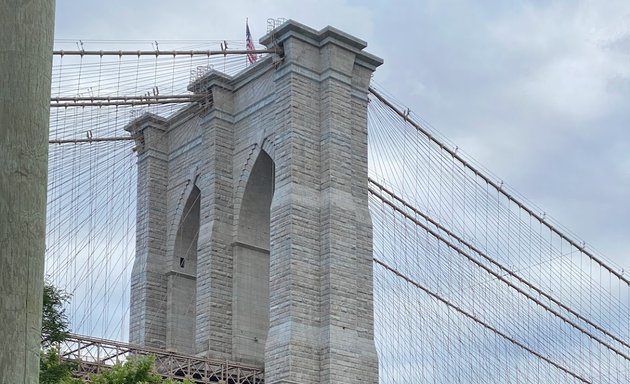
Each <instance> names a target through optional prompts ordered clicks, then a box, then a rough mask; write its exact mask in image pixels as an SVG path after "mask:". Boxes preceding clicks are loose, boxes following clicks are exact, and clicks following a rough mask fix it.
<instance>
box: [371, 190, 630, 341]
mask: <svg viewBox="0 0 630 384" xmlns="http://www.w3.org/2000/svg"><path fill="white" fill-rule="evenodd" d="M368 181H369V182H370V183H371V184H373V185H375V186H376V187H377V188H379V189H380V190H381V191H383V192H385V193H387V194H388V195H389V196H391V197H392V198H393V199H394V200H396V201H397V202H398V203H400V204H402V205H403V206H404V207H405V208H407V209H409V210H411V211H413V213H415V214H416V215H418V216H420V217H422V218H423V219H425V220H427V221H428V222H429V223H431V224H432V225H434V226H435V227H436V228H438V229H439V230H441V231H443V232H444V233H446V234H447V235H448V236H450V237H452V238H453V239H455V240H456V241H457V242H459V243H460V244H463V245H464V246H466V247H467V248H469V249H470V250H472V251H473V252H475V253H476V254H478V255H479V256H481V257H483V258H484V259H486V260H487V261H488V262H490V263H491V264H493V265H495V266H496V267H498V268H499V269H501V270H502V271H503V272H505V273H506V274H508V275H510V276H512V277H514V278H515V279H516V280H518V281H519V282H521V283H523V284H524V285H526V286H527V287H528V288H530V289H532V290H534V291H535V292H536V293H538V294H539V295H541V296H543V297H545V298H546V299H548V300H549V301H551V302H552V303H554V304H556V305H557V306H559V307H560V308H562V309H564V310H566V311H567V312H569V313H570V314H572V315H573V316H575V317H576V318H578V319H580V320H582V321H584V322H585V323H587V324H588V325H590V326H592V327H593V328H595V329H597V330H598V331H600V332H601V333H603V334H604V335H606V336H608V337H610V338H611V339H613V340H615V341H616V342H618V343H620V344H622V345H623V346H625V347H626V348H630V344H629V343H628V342H627V341H625V340H623V339H621V338H620V337H618V336H616V335H614V334H612V333H610V332H609V331H608V330H606V329H604V328H603V327H602V326H600V325H599V324H597V323H594V322H593V321H591V320H590V319H588V318H586V317H584V316H583V315H581V314H580V313H578V312H577V311H575V310H574V309H572V308H570V307H569V306H567V305H566V304H564V303H562V302H561V301H559V300H558V299H556V298H554V297H553V296H551V295H550V294H548V293H547V292H545V291H543V290H542V289H540V288H538V287H536V286H535V285H533V284H532V283H530V282H529V281H527V280H525V279H524V278H522V277H521V276H519V275H518V274H516V273H515V272H513V271H511V270H510V269H509V268H507V267H505V266H504V265H502V264H501V263H499V262H498V261H496V260H495V259H493V258H492V257H490V256H488V255H487V254H486V253H485V252H483V251H482V250H480V249H479V248H477V247H475V246H474V245H472V244H471V243H469V242H468V241H466V240H464V239H463V238H461V237H460V236H458V235H457V234H455V233H453V232H452V231H451V230H449V229H448V228H446V227H444V226H443V225H441V224H440V223H438V222H437V221H435V220H434V219H432V218H431V217H430V216H429V215H427V214H425V213H423V212H421V211H420V210H418V209H417V208H415V207H414V206H412V205H411V204H409V203H408V202H406V201H405V200H403V199H402V198H400V197H399V196H397V195H396V194H395V193H394V192H393V191H391V190H389V189H387V188H386V187H385V186H383V185H382V184H380V183H378V182H376V181H374V180H372V179H371V178H368ZM368 190H369V191H370V192H371V193H372V194H374V195H377V193H376V191H374V190H373V189H371V188H369V187H368ZM377 197H378V198H379V199H380V200H381V201H382V199H381V198H380V196H377Z"/></svg>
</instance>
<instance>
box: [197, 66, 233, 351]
mask: <svg viewBox="0 0 630 384" xmlns="http://www.w3.org/2000/svg"><path fill="white" fill-rule="evenodd" d="M207 87H208V88H207V91H208V92H211V94H212V100H213V101H212V108H211V109H210V111H209V112H208V113H207V114H205V115H203V116H202V117H201V123H200V127H201V131H202V133H201V135H202V136H201V137H202V150H201V153H202V156H203V162H202V164H201V172H200V176H199V180H198V181H197V184H198V186H199V189H200V190H201V201H202V204H201V217H200V226H199V240H198V250H197V257H198V263H197V313H196V317H197V319H196V326H197V329H196V346H195V348H196V350H197V352H198V353H205V352H207V353H208V355H209V356H210V357H214V358H226V359H227V358H231V357H232V288H233V282H232V275H233V268H234V265H233V259H232V230H233V229H232V225H233V220H234V213H233V211H232V210H233V208H234V207H233V202H232V196H233V193H234V191H233V185H234V184H233V180H232V156H233V152H234V148H233V147H234V128H233V116H232V113H233V108H234V106H233V97H234V96H233V93H232V91H231V89H230V88H231V87H230V85H229V84H227V77H225V76H224V75H221V74H219V73H216V72H213V73H211V74H210V75H209V76H208V78H207Z"/></svg>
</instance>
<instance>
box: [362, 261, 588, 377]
mask: <svg viewBox="0 0 630 384" xmlns="http://www.w3.org/2000/svg"><path fill="white" fill-rule="evenodd" d="M372 260H374V262H375V263H376V264H378V265H380V266H382V267H383V268H385V269H387V270H388V271H390V272H391V273H393V274H395V275H396V276H398V277H400V278H401V279H403V280H405V281H406V282H408V283H409V284H411V285H413V286H415V287H416V288H418V289H420V290H422V291H424V292H425V293H426V294H427V295H429V296H431V297H433V298H434V299H436V300H438V301H439V302H441V303H443V304H445V305H446V306H448V307H450V308H452V309H454V310H455V311H456V312H458V313H460V314H462V315H463V316H465V317H467V318H469V319H471V320H472V321H474V322H475V323H477V324H479V325H481V326H482V327H484V328H486V329H488V330H490V331H491V332H493V333H495V334H497V335H499V336H500V337H502V338H504V339H506V340H507V341H509V342H510V343H512V344H514V345H516V346H517V347H520V348H522V349H524V350H525V351H527V352H529V353H531V354H532V355H534V356H536V357H538V358H539V359H541V360H543V361H545V362H546V363H548V364H551V365H552V366H554V367H555V368H557V369H559V370H561V371H563V372H564V373H567V374H569V375H571V376H572V377H574V378H575V379H578V380H580V381H581V382H583V383H591V381H589V380H587V379H585V378H584V377H582V376H580V375H578V374H577V373H575V372H573V371H571V370H570V369H569V368H567V367H565V366H563V365H560V364H559V363H557V362H555V361H553V360H551V359H549V358H548V357H545V356H543V355H541V354H540V353H538V352H536V351H534V350H533V349H531V348H530V347H528V346H527V345H525V344H523V343H521V342H520V341H518V340H516V339H514V338H512V337H510V336H509V335H507V334H505V333H503V332H501V331H500V330H498V329H497V328H495V327H493V326H492V325H490V324H487V323H486V322H484V321H482V320H481V319H479V318H477V317H475V316H474V315H472V314H470V313H468V312H467V311H465V310H464V309H462V308H460V307H459V306H457V305H456V304H453V303H451V302H450V301H448V300H447V299H445V298H443V297H442V296H440V295H438V294H437V293H435V292H433V291H431V290H430V289H428V288H426V287H424V286H423V285H421V284H420V283H418V282H416V281H414V280H412V279H411V278H410V277H408V276H406V275H404V274H403V273H401V272H399V271H398V270H396V269H394V268H393V267H390V266H389V265H387V264H386V263H384V262H383V261H381V260H379V259H377V258H373V259H372Z"/></svg>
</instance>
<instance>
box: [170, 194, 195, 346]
mask: <svg viewBox="0 0 630 384" xmlns="http://www.w3.org/2000/svg"><path fill="white" fill-rule="evenodd" d="M200 200H201V192H200V191H199V188H198V187H197V186H196V185H195V186H194V187H193V189H192V190H191V192H190V195H189V196H188V200H187V201H186V205H185V206H184V210H183V212H182V218H181V221H180V224H179V228H178V229H177V235H176V237H175V249H174V252H173V259H172V260H171V269H170V271H169V272H167V280H168V288H167V292H168V297H167V305H168V311H167V313H168V318H167V324H166V327H167V332H166V338H167V342H166V344H167V345H166V346H167V348H169V349H172V350H175V351H178V352H182V353H193V352H194V345H195V339H194V337H195V328H196V327H195V323H196V314H197V311H196V304H197V303H196V302H197V243H198V239H199V226H200V213H201V201H200Z"/></svg>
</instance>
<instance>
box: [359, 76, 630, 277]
mask: <svg viewBox="0 0 630 384" xmlns="http://www.w3.org/2000/svg"><path fill="white" fill-rule="evenodd" d="M369 92H370V93H371V94H372V95H374V96H375V97H376V98H377V99H378V100H380V101H381V102H382V103H384V104H385V105H387V106H388V107H389V108H391V109H392V111H394V112H396V114H398V115H400V116H401V117H402V118H403V119H404V120H405V121H406V122H408V123H409V124H411V125H412V126H413V127H414V128H415V129H416V130H418V131H419V132H421V133H422V134H424V135H425V136H426V137H427V138H428V139H429V140H430V141H432V142H434V143H435V144H437V145H438V146H439V147H440V148H442V149H443V150H444V151H446V152H447V153H448V154H450V155H451V156H453V157H454V158H455V159H457V160H458V161H459V162H461V163H462V164H463V165H464V166H465V167H467V168H468V169H470V170H471V171H472V172H474V173H475V175H476V176H479V177H480V178H481V179H483V180H484V181H485V182H486V183H488V184H490V185H491V186H492V187H493V188H495V189H496V190H497V191H499V192H500V193H501V194H503V195H504V196H505V197H506V198H507V199H508V200H510V201H512V202H513V203H514V204H516V205H517V206H518V207H519V208H520V209H522V210H524V211H525V212H527V213H528V214H530V215H531V216H532V217H534V218H535V219H536V220H537V221H538V222H540V223H541V224H543V225H544V226H546V227H547V228H548V229H549V230H550V231H552V232H554V233H555V234H557V235H558V236H559V237H560V238H562V239H564V240H565V241H566V242H568V243H569V244H571V245H572V246H574V247H575V248H577V249H579V250H580V251H582V252H583V253H584V254H585V255H586V256H588V257H589V258H590V259H591V260H593V261H595V262H596V263H597V264H599V265H600V266H601V267H602V268H604V269H606V270H607V271H608V272H610V273H611V274H613V275H614V276H615V277H617V278H618V279H619V280H621V281H623V282H624V283H626V284H627V285H630V280H628V279H627V278H625V277H624V276H623V275H622V274H621V273H619V272H618V271H616V270H615V269H614V268H612V267H610V266H609V265H608V264H606V263H605V262H604V261H603V260H601V259H600V258H598V257H597V256H595V255H593V254H592V253H591V252H589V251H588V250H586V248H585V247H584V245H580V244H578V243H577V242H576V241H575V240H573V239H572V238H570V237H569V236H567V235H565V234H564V233H563V232H561V231H560V230H559V229H558V228H556V227H555V226H554V225H552V224H550V223H548V222H547V220H545V218H543V217H542V216H540V215H539V214H537V213H536V212H534V211H532V210H531V209H530V208H529V207H527V206H526V205H525V204H524V203H522V202H521V201H520V200H518V199H517V198H516V197H515V196H514V195H512V194H510V193H509V192H507V191H505V190H504V189H503V188H502V186H500V185H498V184H497V183H496V182H494V181H493V180H492V179H490V178H489V177H488V176H486V175H485V174H484V173H482V172H481V171H480V170H478V169H477V168H475V167H474V166H473V165H472V164H470V162H468V161H466V160H465V159H464V158H462V157H461V156H460V155H458V154H457V152H456V151H454V150H453V149H451V148H449V147H448V146H446V145H444V144H443V143H442V142H441V141H440V140H438V139H437V138H436V137H435V136H434V135H432V134H431V133H430V132H428V131H427V130H426V129H424V128H423V127H422V126H421V125H420V124H418V123H417V122H415V121H414V120H412V119H411V118H409V116H408V115H407V114H406V113H404V112H403V111H401V110H400V109H399V108H397V107H396V106H395V105H394V104H392V103H391V102H390V101H388V100H387V99H386V98H385V97H384V96H383V95H381V94H380V93H379V92H378V91H376V90H375V89H374V88H373V87H370V88H369Z"/></svg>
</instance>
